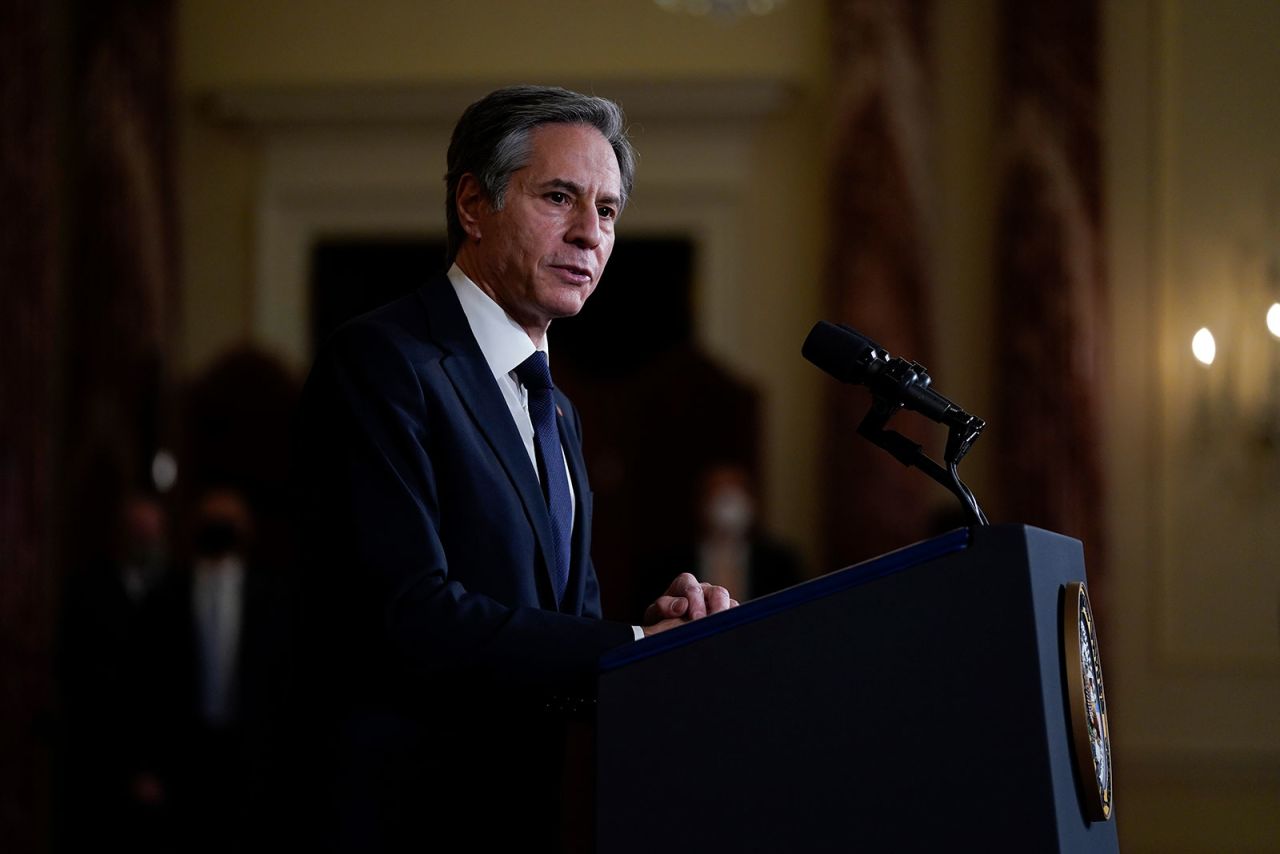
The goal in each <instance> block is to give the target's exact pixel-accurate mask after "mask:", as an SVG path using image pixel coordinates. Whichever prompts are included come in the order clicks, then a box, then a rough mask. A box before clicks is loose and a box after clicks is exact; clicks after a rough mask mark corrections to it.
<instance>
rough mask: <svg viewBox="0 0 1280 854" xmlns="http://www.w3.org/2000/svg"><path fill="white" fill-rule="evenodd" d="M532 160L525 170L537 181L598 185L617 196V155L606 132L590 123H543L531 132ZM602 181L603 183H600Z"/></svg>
mask: <svg viewBox="0 0 1280 854" xmlns="http://www.w3.org/2000/svg"><path fill="white" fill-rule="evenodd" d="M529 141H530V151H529V154H530V156H529V162H528V163H527V164H525V167H524V169H523V170H521V171H524V172H526V174H527V176H528V177H529V178H530V179H531V180H534V181H538V182H544V181H561V182H564V183H568V184H574V185H578V186H586V185H591V186H596V188H597V189H598V190H601V191H605V192H609V193H612V194H613V195H618V193H619V191H620V187H621V184H622V179H621V173H620V171H619V169H618V156H617V154H616V153H615V152H614V150H613V146H611V145H610V144H609V141H608V140H607V139H605V138H604V134H602V133H600V131H599V130H598V129H596V128H595V127H592V126H591V125H580V124H543V125H538V126H537V127H535V128H534V129H533V131H532V133H531V134H530V137H529ZM600 184H603V185H604V186H597V185H600Z"/></svg>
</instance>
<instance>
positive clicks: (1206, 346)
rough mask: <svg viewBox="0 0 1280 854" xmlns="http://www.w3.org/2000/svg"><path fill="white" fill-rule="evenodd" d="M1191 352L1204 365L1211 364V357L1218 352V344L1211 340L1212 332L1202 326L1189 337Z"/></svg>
mask: <svg viewBox="0 0 1280 854" xmlns="http://www.w3.org/2000/svg"><path fill="white" fill-rule="evenodd" d="M1191 354H1192V355H1193V356H1195V357H1196V359H1197V360H1198V361H1199V362H1200V363H1201V364H1204V365H1212V364H1213V357H1214V356H1216V355H1217V354H1218V345H1217V344H1216V343H1215V342H1214V340H1213V333H1212V332H1210V331H1209V330H1208V328H1207V327H1202V328H1201V329H1200V331H1199V332H1197V333H1196V334H1195V335H1194V336H1192V338H1191Z"/></svg>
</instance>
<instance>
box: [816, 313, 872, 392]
mask: <svg viewBox="0 0 1280 854" xmlns="http://www.w3.org/2000/svg"><path fill="white" fill-rule="evenodd" d="M800 354H801V355H802V356H804V357H805V358H806V359H808V360H809V361H810V362H812V363H813V364H815V365H817V366H818V367H819V368H822V370H824V371H826V372H827V373H829V374H831V376H833V377H835V378H836V379H838V380H840V381H841V382H846V383H855V384H856V383H862V382H865V381H866V379H867V370H868V369H869V368H870V367H871V365H873V364H874V363H876V362H880V361H883V360H884V359H885V358H887V357H888V355H889V354H888V353H886V352H885V351H884V350H883V349H881V347H880V345H879V344H877V343H876V342H874V341H872V340H871V339H870V338H868V337H866V336H865V335H863V334H862V333H860V332H858V331H857V330H855V329H851V328H850V327H848V326H845V325H843V324H840V325H836V324H834V323H828V322H827V321H825V320H819V321H818V322H817V323H816V324H814V327H813V329H811V330H810V331H809V337H807V338H805V339H804V346H803V347H801V348H800Z"/></svg>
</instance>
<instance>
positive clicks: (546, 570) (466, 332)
mask: <svg viewBox="0 0 1280 854" xmlns="http://www.w3.org/2000/svg"><path fill="white" fill-rule="evenodd" d="M419 294H420V295H421V297H422V300H423V302H424V303H425V304H426V307H427V318H428V322H429V323H430V325H431V330H432V333H433V335H434V337H435V340H436V342H437V343H439V344H440V345H441V347H442V348H443V349H445V350H447V351H448V355H447V356H445V357H444V358H443V359H441V362H440V364H441V367H442V368H443V369H444V372H445V374H446V375H447V376H448V377H449V381H450V382H451V383H453V386H454V389H455V390H456V391H457V392H458V399H459V400H461V401H462V404H463V406H465V407H466V409H467V412H468V414H469V415H470V416H471V419H472V421H474V422H475V425H476V427H477V429H478V430H479V431H480V433H481V434H482V435H483V436H484V437H485V440H486V441H487V442H488V444H489V447H490V448H492V449H493V452H494V455H495V456H497V458H498V460H499V461H500V462H501V463H502V467H503V469H504V470H505V471H506V473H507V477H508V478H510V480H511V485H512V486H513V487H514V488H515V490H516V493H517V494H518V495H519V496H520V502H521V503H522V504H523V505H524V510H525V516H526V518H527V519H528V520H529V524H530V526H531V527H532V528H533V530H534V533H535V535H536V536H537V540H538V547H539V549H540V551H541V552H542V572H541V574H540V576H539V578H538V595H539V597H540V598H541V599H542V600H543V601H544V602H551V603H554V602H555V596H554V594H553V593H552V587H551V575H550V573H551V570H550V567H551V566H553V565H554V564H553V558H552V555H553V554H554V553H553V551H552V549H553V547H552V540H551V536H552V535H551V516H550V514H549V513H548V511H547V501H546V499H545V498H543V496H542V488H541V486H539V484H538V476H537V474H536V473H535V472H534V470H533V466H532V465H530V463H529V452H528V451H527V450H525V446H524V441H523V440H521V438H520V433H519V432H518V431H517V430H516V425H515V423H514V422H513V421H512V420H511V410H510V409H509V408H508V407H507V402H506V400H505V399H504V398H503V397H502V390H501V389H499V388H498V385H497V383H496V382H494V379H493V373H492V371H490V370H489V364H488V363H487V362H486V361H485V360H484V354H483V353H481V352H480V345H479V344H477V343H476V339H475V336H474V335H472V333H471V327H470V325H468V323H467V316H466V315H465V314H464V313H463V311H462V306H461V305H459V304H458V297H457V295H456V294H454V292H453V285H452V284H450V282H449V280H448V278H447V277H444V276H441V277H440V278H439V280H437V281H434V282H432V283H429V284H427V285H426V286H425V287H423V288H422V289H421V290H420V291H419Z"/></svg>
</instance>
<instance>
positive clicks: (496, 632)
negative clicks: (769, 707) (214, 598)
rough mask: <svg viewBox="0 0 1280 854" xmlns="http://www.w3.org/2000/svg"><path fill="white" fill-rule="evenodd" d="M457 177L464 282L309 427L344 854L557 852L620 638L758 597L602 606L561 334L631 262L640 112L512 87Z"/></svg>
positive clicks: (313, 692) (305, 452)
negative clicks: (571, 742) (595, 695)
mask: <svg viewBox="0 0 1280 854" xmlns="http://www.w3.org/2000/svg"><path fill="white" fill-rule="evenodd" d="M447 167H448V171H447V174H446V187H447V203H446V218H447V224H448V244H449V254H450V257H451V261H452V266H451V267H450V269H449V271H448V273H447V274H446V275H441V276H438V277H436V278H434V279H432V280H430V281H428V282H427V283H426V284H425V285H423V286H422V287H421V288H420V289H419V290H418V291H417V292H415V293H413V294H411V295H409V296H407V297H404V298H402V299H399V300H397V301H395V302H392V303H390V304H388V305H386V306H383V307H382V308H379V309H377V310H375V311H373V312H371V313H370V314H367V315H364V316H363V317H360V318H357V319H356V320H354V321H352V322H350V323H348V324H347V325H346V326H344V327H342V328H341V329H340V330H339V331H338V332H337V333H335V335H334V336H333V337H332V338H331V339H330V340H329V341H328V342H326V343H325V345H324V346H323V348H322V349H321V351H320V353H319V355H318V357H317V359H316V363H315V366H314V368H313V370H312V372H311V375H310V377H309V379H308V381H307V385H306V389H305V391H304V395H303V401H302V404H301V410H300V415H299V419H298V425H299V435H298V460H297V472H298V484H299V501H300V504H301V510H302V525H303V527H302V530H301V531H300V536H301V541H302V543H303V544H304V549H305V553H306V560H305V564H304V565H305V573H304V574H303V575H302V577H301V579H300V585H299V610H300V614H299V625H300V626H301V627H302V628H301V631H302V635H301V638H300V644H299V647H298V656H297V657H298V661H299V684H300V686H301V689H302V690H301V692H300V696H302V697H303V698H305V701H306V704H307V705H306V706H305V710H304V714H305V716H306V719H307V722H308V723H309V724H310V726H309V728H308V742H307V745H306V753H307V754H308V756H309V757H310V758H311V759H313V760H315V761H314V764H313V765H311V766H309V767H311V768H313V770H314V776H313V777H312V779H311V780H310V782H311V783H312V784H316V785H319V786H320V787H321V791H320V792H319V793H318V796H319V797H321V798H322V800H321V801H320V803H322V804H325V805H326V807H325V809H324V810H323V811H322V813H321V814H322V815H323V818H322V822H323V823H324V825H325V826H324V827H323V828H321V830H322V836H323V837H324V841H325V843H326V844H329V845H332V846H334V847H336V848H337V849H339V850H352V851H356V850H358V851H373V850H395V849H399V848H402V847H407V846H409V845H415V846H417V847H421V846H422V845H423V843H424V842H426V841H428V840H432V839H439V838H441V837H442V835H443V834H445V833H457V832H458V831H459V830H462V831H463V832H466V833H472V834H475V835H476V844H477V846H478V845H479V843H480V842H481V841H483V842H484V843H485V844H486V846H487V845H488V844H490V843H492V844H495V845H498V846H499V847H501V846H503V845H504V843H505V844H510V845H516V844H518V845H520V846H521V848H522V849H526V850H527V849H529V848H534V849H544V848H545V849H553V848H555V847H556V845H557V841H556V840H557V832H558V823H559V820H560V819H559V817H560V809H559V805H558V803H557V795H558V793H559V785H558V784H559V781H560V773H561V764H562V753H563V743H564V732H565V712H566V711H570V712H571V711H572V709H573V708H574V707H575V706H577V705H579V704H581V703H582V702H584V701H583V699H582V698H583V697H584V696H585V695H586V694H587V690H586V689H587V684H588V683H589V681H590V679H591V677H592V675H593V674H594V670H595V665H596V661H597V659H598V658H599V656H600V655H601V653H603V652H605V651H606V650H609V649H612V648H615V647H617V646H619V645H622V644H627V643H631V642H634V641H635V640H638V639H640V638H642V637H643V636H645V635H648V634H652V633H656V632H661V631H665V630H666V629H669V628H672V627H674V626H677V625H679V624H680V623H682V622H685V621H688V620H692V619H697V618H699V617H701V616H703V615H705V614H708V613H715V612H717V611H720V610H724V609H726V608H729V607H731V606H732V605H735V604H736V602H734V601H733V600H732V599H731V598H730V595H729V593H728V591H727V590H725V589H724V588H723V587H719V586H715V585H710V584H703V583H700V582H699V581H698V580H697V579H696V578H694V577H693V576H692V575H689V574H683V575H681V576H679V577H678V578H676V579H675V581H673V582H672V584H671V585H670V587H669V588H668V589H667V591H666V593H665V595H663V596H662V597H660V598H659V599H658V600H657V601H656V602H654V603H653V604H652V605H651V606H650V607H649V608H648V610H647V611H646V613H645V615H644V620H643V625H636V626H632V625H627V624H624V623H614V622H611V621H606V620H603V619H601V609H600V596H599V585H598V583H597V578H596V572H595V568H594V567H593V565H592V563H591V558H590V543H591V514H592V493H591V488H590V485H589V483H588V481H587V475H586V470H585V465H584V463H583V457H582V452H581V442H582V425H581V423H580V421H579V418H578V413H577V411H576V409H575V408H574V407H573V405H572V404H571V403H570V401H569V400H568V398H566V397H565V396H564V395H563V394H562V393H561V392H560V391H559V390H558V389H556V387H555V384H554V382H553V381H552V374H551V366H550V360H549V351H548V342H547V331H548V327H549V326H550V325H551V322H552V321H553V320H554V319H556V318H559V317H568V316H571V315H574V314H576V313H577V312H578V311H579V310H580V309H581V308H582V306H583V304H584V303H585V302H586V300H587V299H588V297H589V296H590V295H591V293H592V291H593V290H594V289H595V287H596V285H597V283H598V281H599V278H600V275H601V273H602V272H603V271H604V268H605V264H606V262H607V261H608V259H609V254H610V251H611V250H612V247H613V240H614V229H615V225H616V222H617V219H618V217H619V215H620V214H621V212H622V210H623V208H624V207H625V204H626V201H627V197H628V195H629V193H630V191H631V187H632V181H633V176H634V153H633V151H632V148H631V145H630V143H629V142H628V140H627V137H626V133H625V130H624V127H623V117H622V113H621V111H620V110H619V108H618V107H617V105H615V104H613V103H612V102H610V101H607V100H604V99H600V98H594V97H588V96H584V95H580V94H577V93H573V92H569V91H566V90H563V89H555V88H545V87H530V86H520V87H513V88H508V89H501V90H498V91H496V92H493V93H491V94H490V95H488V96H487V97H485V98H484V99H482V100H480V101H478V102H476V103H475V104H473V105H471V107H469V108H468V109H467V110H466V112H465V113H464V114H463V116H462V118H461V119H460V120H459V122H458V124H457V126H456V128H455V130H454V133H453V138H452V141H451V144H450V146H449V152H448V164H447ZM672 747H673V749H680V748H679V746H677V745H673V746H672ZM315 814H316V813H315V812H314V811H313V812H312V816H314V815H315ZM312 820H313V821H314V818H313V819H312ZM467 847H470V846H467Z"/></svg>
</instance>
